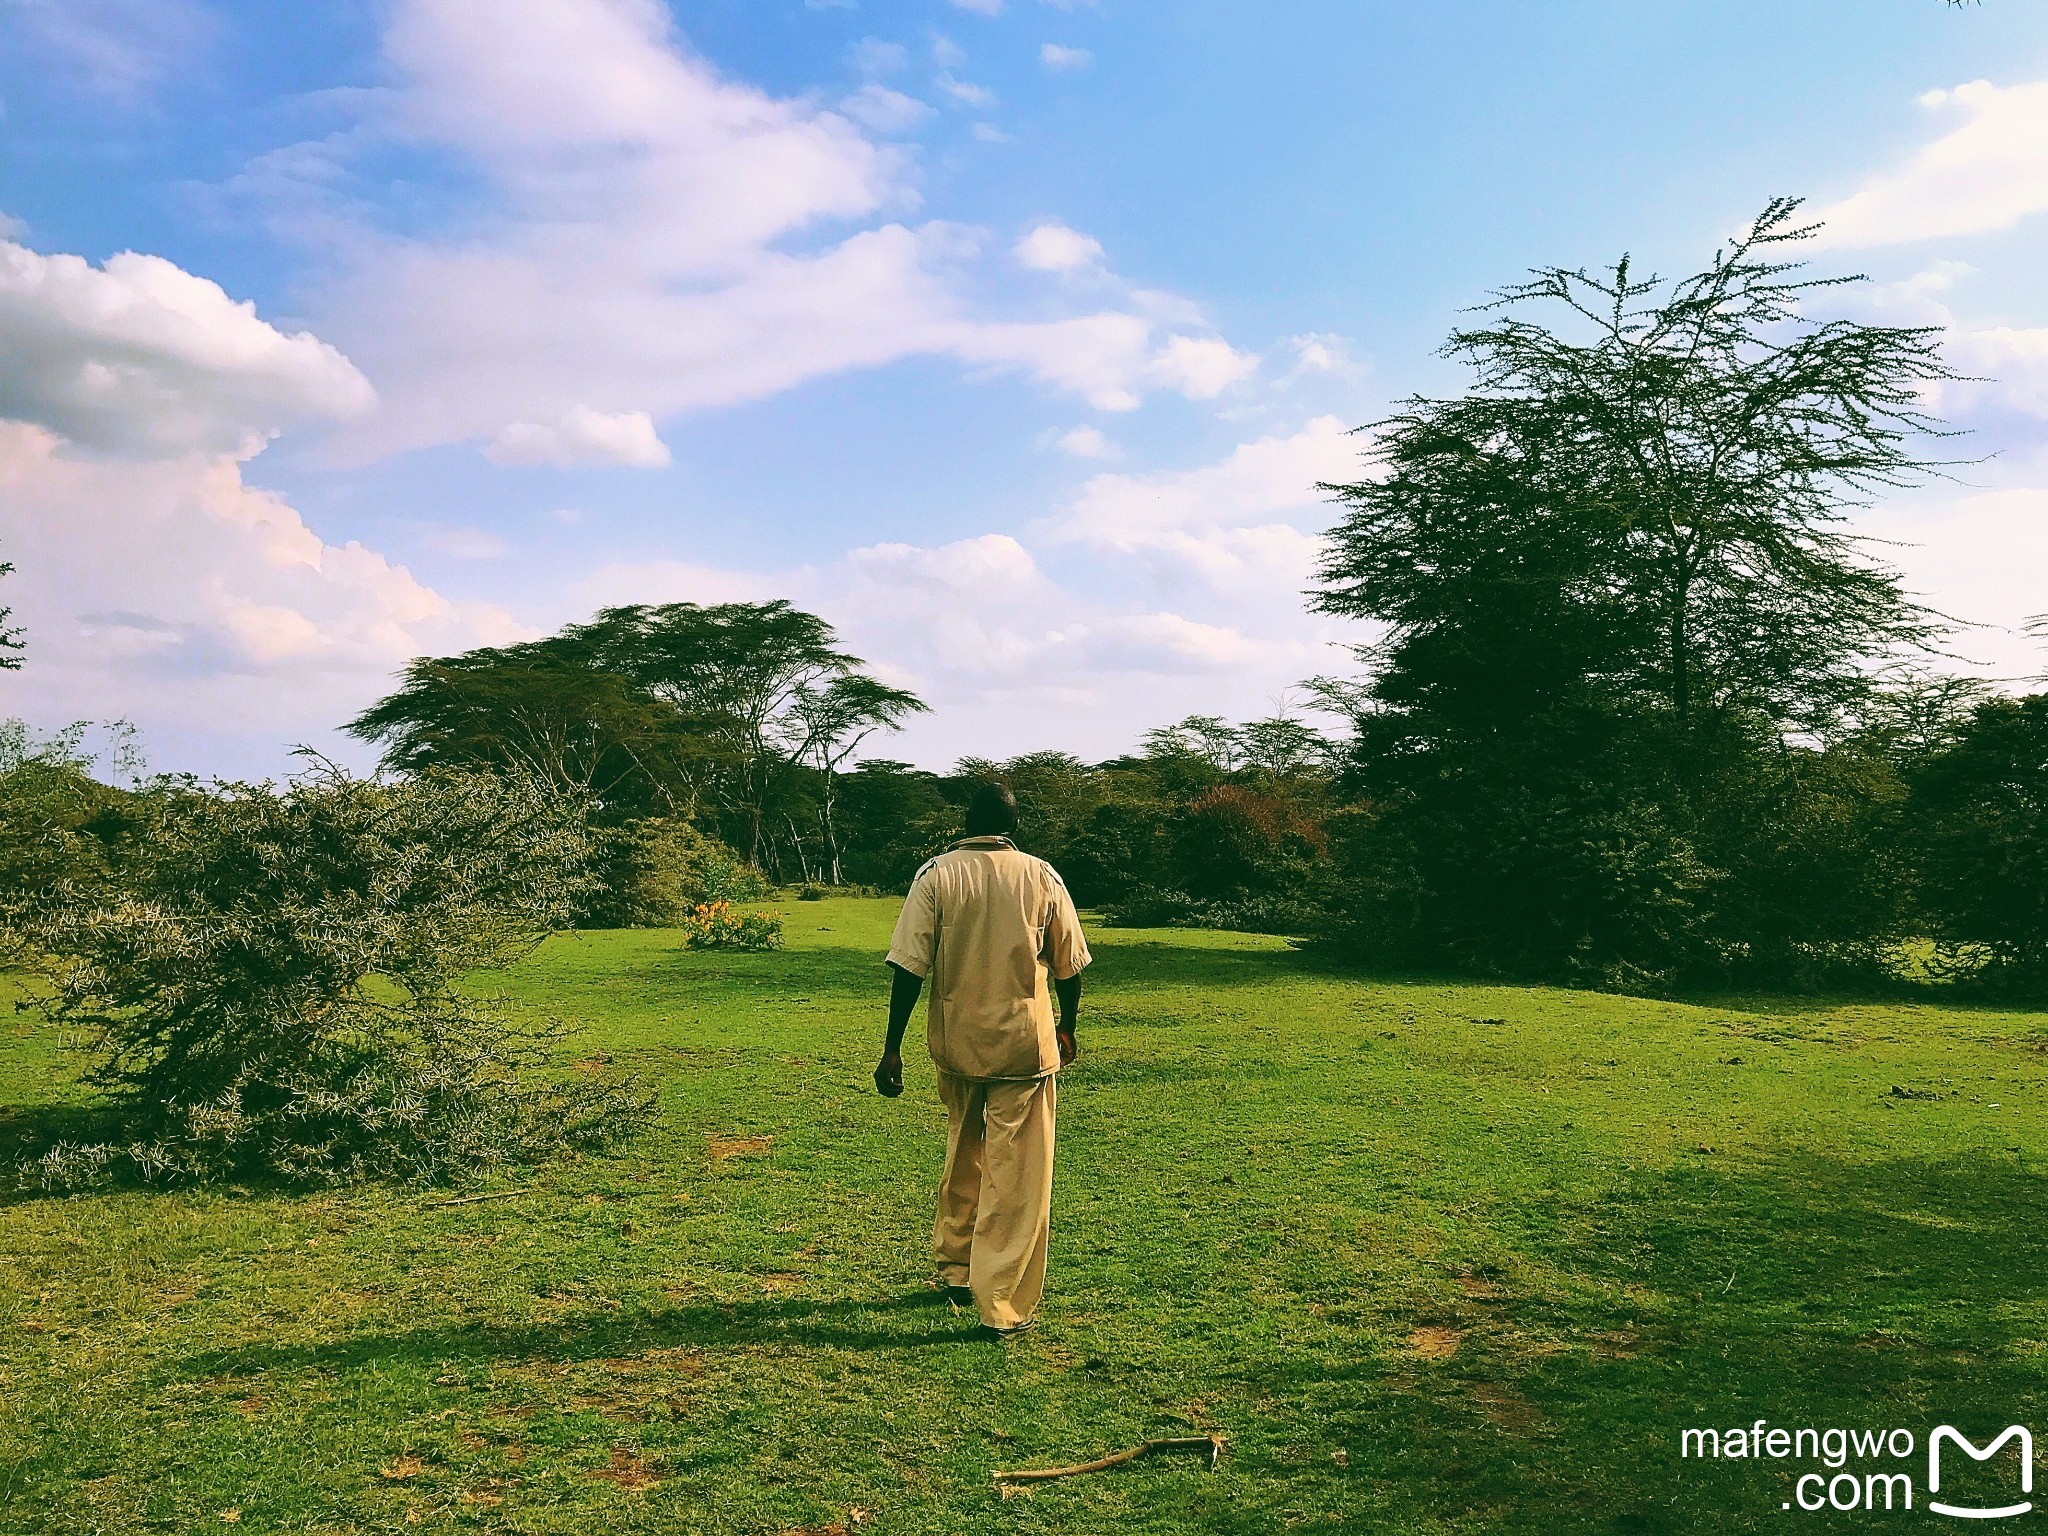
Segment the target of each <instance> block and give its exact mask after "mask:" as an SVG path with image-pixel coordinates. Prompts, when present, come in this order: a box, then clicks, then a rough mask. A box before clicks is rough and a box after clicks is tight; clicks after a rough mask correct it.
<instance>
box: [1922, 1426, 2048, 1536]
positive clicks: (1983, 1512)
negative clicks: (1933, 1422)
mask: <svg viewBox="0 0 2048 1536" xmlns="http://www.w3.org/2000/svg"><path fill="white" fill-rule="evenodd" d="M2015 1438H2016V1439H2018V1441H2019V1443H2020V1492H2021V1493H2032V1492H2033V1491H2034V1437H2033V1436H2032V1435H2030V1434H2029V1433H2027V1431H2026V1429H2025V1427H2024V1426H2022V1425H2019V1424H2015V1425H2013V1426H2012V1427H2011V1428H2009V1429H2007V1430H2006V1432H2005V1433H2004V1434H2002V1435H2000V1436H1999V1437H1998V1438H1997V1439H1996V1440H1994V1441H1992V1442H1991V1443H1990V1444H1989V1445H1987V1446H1985V1447H1984V1449H1983V1450H1981V1451H1980V1450H1978V1449H1977V1447H1976V1446H1974V1445H1972V1444H1971V1443H1970V1442H1969V1439H1968V1438H1967V1437H1966V1436H1965V1435H1964V1434H1963V1432H1962V1431H1961V1430H1959V1429H1957V1428H1955V1427H1954V1426H1953V1425H1950V1424H1943V1425H1942V1426H1941V1427H1940V1428H1938V1429H1936V1430H1935V1431H1934V1433H1933V1434H1931V1435H1929V1436H1928V1437H1927V1491H1928V1492H1929V1493H1939V1492H1941V1443H1942V1441H1944V1440H1952V1441H1954V1442H1955V1444H1956V1446H1957V1448H1958V1449H1959V1450H1961V1451H1962V1452H1963V1453H1964V1454H1965V1455H1967V1456H1968V1457H1969V1458H1970V1459H1971V1460H1972V1461H1989V1460H1990V1459H1991V1458H1992V1457H1994V1456H1996V1455H1997V1454H1998V1452H1999V1450H2000V1449H2001V1448H2002V1447H2003V1446H2004V1445H2005V1443H2006V1441H2008V1440H2012V1439H2015ZM1927 1507H1928V1508H1929V1509H1930V1510H1932V1511H1933V1512H1934V1513H1935V1514H1937V1515H1956V1516H1958V1517H1960V1518H1961V1519H1964V1520H2003V1519H2004V1518H2006V1517H2007V1516H2008V1515H2024V1514H2025V1513H2026V1512H2027V1511H2028V1510H2030V1509H2032V1508H2033V1507H2034V1505H2033V1501H2032V1500H2028V1501H2026V1502H2024V1503H2020V1504H2005V1505H2001V1506H2000V1507H1999V1508H1997V1509H1974V1508H1970V1507H1968V1506H1965V1505H1958V1504H1941V1503H1937V1502H1935V1501H1933V1500H1929V1501H1928V1505H1927Z"/></svg>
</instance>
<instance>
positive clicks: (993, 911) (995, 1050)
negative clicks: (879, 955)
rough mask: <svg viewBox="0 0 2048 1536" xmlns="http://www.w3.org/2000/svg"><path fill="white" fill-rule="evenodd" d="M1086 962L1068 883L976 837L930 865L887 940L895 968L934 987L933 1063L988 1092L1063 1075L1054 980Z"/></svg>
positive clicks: (1001, 842) (1002, 844)
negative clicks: (990, 1086)
mask: <svg viewBox="0 0 2048 1536" xmlns="http://www.w3.org/2000/svg"><path fill="white" fill-rule="evenodd" d="M1089 959H1090V956H1089V954H1088V941H1087V940H1086V939H1085V938H1084V937H1083V936H1082V934H1081V920H1080V918H1079V917H1078V916H1076V915H1075V912H1074V900H1073V898H1072V897H1071V896H1069V895H1068V894H1067V887H1066V883H1065V882H1064V881H1062V880H1061V879H1060V877H1059V874H1058V872H1057V871H1056V870H1054V869H1053V867H1052V866H1051V865H1050V864H1048V863H1046V862H1045V860H1043V859H1038V858H1033V857H1032V856H1031V855H1030V854H1028V853H1023V852H1020V851H1019V850H1018V849H1017V848H1016V847H1015V846H1013V845H1012V844H1011V842H1010V840H1009V839H1008V838H1006V837H970V838H968V839H966V840H965V841H964V842H960V843H956V844H954V845H953V847H951V848H949V849H948V850H947V851H946V852H944V853H942V854H940V855H939V856H938V857H937V858H935V859H932V860H930V861H929V862H928V863H926V864H925V866H924V868H922V869H920V870H919V871H918V872H917V878H916V879H915V880H914V881H912V882H911V886H910V894H909V896H908V897H906V898H905V899H904V902H903V915H902V916H901V917H899V918H897V920H896V932H895V935H894V936H893V937H892V938H891V939H890V941H889V963H890V964H891V965H896V966H900V967H902V968H903V969H904V970H906V971H908V972H910V974H911V975H913V976H922V977H925V978H926V980H927V988H926V990H927V992H928V993H929V996H930V1003H929V1005H928V1006H929V1010H930V1011H929V1013H928V1015H927V1023H926V1027H925V1041H926V1044H927V1045H929V1046H930V1048H931V1053H932V1060H933V1061H934V1062H935V1063H936V1064H937V1065H938V1068H939V1070H940V1071H941V1072H945V1073H947V1074H949V1075H951V1076H953V1077H963V1078H968V1079H971V1080H975V1081H980V1082H1008V1081H1028V1080H1030V1079H1032V1078H1039V1077H1044V1076H1046V1075H1047V1074H1049V1073H1052V1072H1057V1071H1058V1070H1059V1065H1060V1052H1059V1042H1058V1040H1057V1039H1056V1037H1055V1036H1054V1033H1053V1008H1052V993H1051V989H1050V987H1049V986H1048V985H1047V978H1048V977H1051V978H1052V979H1055V980H1059V981H1065V980H1067V979H1068V978H1069V977H1072V976H1078V975H1080V974H1081V968H1082V967H1083V966H1085V965H1086V964H1087V963H1088V961H1089Z"/></svg>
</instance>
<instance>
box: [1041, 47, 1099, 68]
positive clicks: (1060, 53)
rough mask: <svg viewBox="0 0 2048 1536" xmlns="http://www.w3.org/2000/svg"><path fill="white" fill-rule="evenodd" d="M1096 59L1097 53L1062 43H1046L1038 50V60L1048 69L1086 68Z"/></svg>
mask: <svg viewBox="0 0 2048 1536" xmlns="http://www.w3.org/2000/svg"><path fill="white" fill-rule="evenodd" d="M1094 60H1095V55H1094V54H1092V53H1090V52H1089V51H1088V50H1087V49H1086V48H1068V47H1066V46H1064V45H1062V44H1060V43H1046V44H1044V45H1043V46H1042V47H1040V49H1039V50H1038V62H1039V63H1041V64H1043V65H1044V66H1045V67H1046V68H1047V69H1053V70H1066V69H1086V68H1087V67H1088V66H1089V65H1090V64H1091V63H1093V62H1094Z"/></svg>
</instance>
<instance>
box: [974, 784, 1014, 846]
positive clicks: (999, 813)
mask: <svg viewBox="0 0 2048 1536" xmlns="http://www.w3.org/2000/svg"><path fill="white" fill-rule="evenodd" d="M1016 830H1017V797H1016V796H1015V795H1013V794H1011V793H1010V786H1009V785H1007V784H984V785H982V786H981V788H979V789H977V790H976V791H975V792H974V798H973V799H971V800H969V801H968V802H967V835H968V836H969V837H1008V836H1009V835H1010V834H1011V833H1013V832H1015V831H1016Z"/></svg>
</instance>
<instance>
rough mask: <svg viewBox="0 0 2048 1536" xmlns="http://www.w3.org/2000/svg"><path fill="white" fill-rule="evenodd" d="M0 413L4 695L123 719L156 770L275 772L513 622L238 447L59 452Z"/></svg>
mask: <svg viewBox="0 0 2048 1536" xmlns="http://www.w3.org/2000/svg"><path fill="white" fill-rule="evenodd" d="M60 450H61V444H60V442H59V440H58V439H57V437H56V436H55V435H54V434H52V433H51V432H49V431H48V430H46V429H44V428H42V427H38V426H31V425H28V424H26V423H21V422H8V423H0V551H4V553H5V555H6V558H7V559H9V560H11V561H13V562H14V564H15V567H16V571H15V574H14V575H12V576H10V577H8V578H7V589H6V593H5V596H6V599H7V601H8V602H9V603H11V604H12V605H13V606H14V610H15V613H14V618H15V620H16V621H17V622H19V623H21V624H22V625H23V627H24V628H25V630H26V632H27V644H28V650H27V659H26V664H25V665H24V667H23V668H22V670H21V671H20V672H18V673H15V674H12V675H10V677H9V678H8V680H7V683H6V686H5V689H4V699H5V703H4V710H5V712H6V713H8V714H19V715H23V716H25V717H27V718H29V719H32V720H36V721H38V722H41V723H44V724H48V725H54V724H58V723H61V722H63V721H66V720H70V719H73V718H77V717H80V716H92V717H97V718H108V717H112V716H125V717H127V718H129V719H131V720H134V721H135V722H136V723H137V724H138V725H139V726H140V727H141V728H142V732H143V737H144V739H145V741H146V742H147V743H149V744H150V746H151V748H152V750H153V752H154V753H155V755H156V756H157V759H158V761H159V762H161V763H163V764H164V765H166V766H180V767H183V766H192V767H199V768H203V769H217V768H228V769H232V770H234V771H274V770H275V769H276V768H277V767H278V766H280V757H281V754H282V751H283V749H284V748H285V747H286V746H288V745H290V744H291V743H293V742H295V741H315V742H331V740H332V737H331V733H332V731H333V730H334V728H335V727H336V726H338V725H340V724H341V723H342V722H343V721H344V720H345V719H347V718H348V717H349V715H351V714H353V713H354V712H355V711H356V710H359V709H361V708H362V707H363V705H364V704H365V703H367V702H368V701H369V700H370V699H372V698H374V697H375V696H376V695H377V693H379V692H381V691H382V689H383V687H384V685H385V684H386V683H387V682H388V680H389V679H390V677H391V676H392V674H393V673H395V672H396V671H397V670H398V669H399V668H400V667H402V666H403V665H404V664H405V663H406V662H407V661H408V660H410V659H411V658H412V657H414V656H416V655H420V654H422V653H433V652H441V653H445V652H447V651H450V650H460V649H466V648H468V647H470V646H474V645H480V644H490V643H497V642H502V641H507V640H511V639H515V638H518V637H519V636H520V635H521V634H522V631H521V630H520V629H519V627H518V626H517V625H516V624H515V623H514V622H513V621H512V620H511V619H510V618H509V617H508V616H507V615H506V614H504V613H503V612H502V611H500V610H498V609H496V608H494V607H491V606H489V605H487V604H479V603H456V602H451V601H449V600H448V599H447V598H444V597H442V596H441V595H440V594H438V593H436V592H434V591H433V590H432V589H430V588H428V587H426V586H424V585H422V584H421V583H420V582H418V581H417V580H415V579H414V578H413V577H412V575H411V574H410V573H408V572H407V571H406V570H405V569H404V568H403V567H402V566H395V565H392V564H391V563H390V562H388V561H387V560H385V559H384V557H383V556H381V555H379V554H377V553H375V552H374V551H371V550H368V549H365V548H364V547H363V546H362V545H360V544H357V543H354V542H349V543H343V544H338V545H337V544H329V543H327V542H325V541H324V540H322V539H321V538H319V537H318V536H317V535H316V534H314V533H313V531H312V530H311V529H309V528H308V527H307V526H306V524H305V521H304V519H302V518H301V517H300V516H299V514H298V513H297V512H296V511H294V510H293V509H292V508H291V507H290V506H289V505H287V504H286V503H285V502H284V501H283V500H282V499H281V498H280V497H277V496H275V495H272V494H271V493H269V492H267V491H262V490H259V489H257V488H255V487H253V486H250V485H248V484H247V483H246V482H245V481H244V480H243V478H242V466H241V465H240V464H239V463H237V462H236V461H235V460H234V459H233V458H232V457H227V456H216V457H207V456H204V455H197V454H192V455H186V456H184V457H180V458H175V459H159V460H155V461H151V462H145V463H135V462H128V461H120V460H106V459H80V458H75V457H67V456H66V455H65V454H64V453H62V452H61V451H60Z"/></svg>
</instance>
